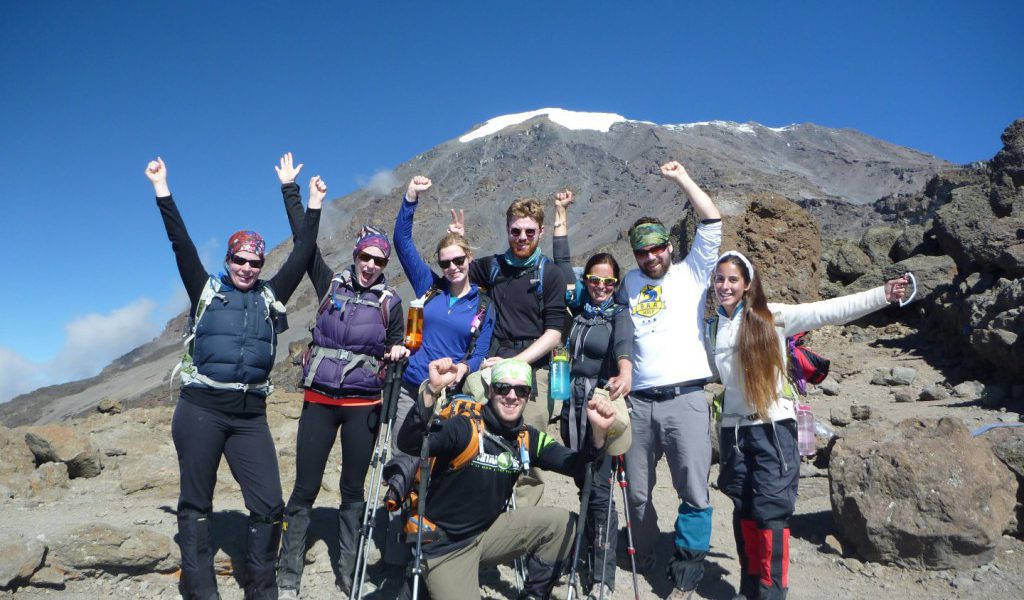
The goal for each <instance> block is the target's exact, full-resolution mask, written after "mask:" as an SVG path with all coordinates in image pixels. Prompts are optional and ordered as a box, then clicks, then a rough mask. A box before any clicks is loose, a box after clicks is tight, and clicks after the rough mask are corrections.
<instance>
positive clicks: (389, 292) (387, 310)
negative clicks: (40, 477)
mask: <svg viewBox="0 0 1024 600" xmlns="http://www.w3.org/2000/svg"><path fill="white" fill-rule="evenodd" d="M342 285H344V286H345V287H347V288H349V289H355V287H354V286H353V285H352V272H351V271H350V270H349V269H345V270H344V271H342V272H341V273H337V274H335V276H334V277H333V278H332V279H331V286H330V287H329V288H327V293H325V294H324V297H323V298H321V299H320V306H319V307H317V309H316V313H314V314H313V320H312V322H311V323H310V325H309V329H310V331H312V330H313V327H315V326H316V320H317V318H318V317H319V316H320V315H321V314H323V313H324V311H326V310H327V309H328V307H330V306H334V308H335V310H341V309H342V308H343V307H344V305H345V304H347V303H349V302H351V303H352V304H362V305H365V306H375V307H377V309H378V310H379V311H380V316H381V318H382V319H383V320H384V329H385V330H387V328H388V322H389V321H390V318H391V298H393V297H395V296H396V295H397V292H396V290H395V288H393V287H391V286H390V285H386V284H384V283H378V284H376V285H373V286H371V287H370V288H369V289H368V291H375V292H377V300H376V301H372V300H363V299H362V298H357V297H355V296H346V297H344V298H342V299H341V300H338V288H339V287H341V286H342Z"/></svg>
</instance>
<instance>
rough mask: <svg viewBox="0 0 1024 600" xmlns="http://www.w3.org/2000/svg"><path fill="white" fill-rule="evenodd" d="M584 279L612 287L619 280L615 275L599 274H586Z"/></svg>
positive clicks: (594, 283)
mask: <svg viewBox="0 0 1024 600" xmlns="http://www.w3.org/2000/svg"><path fill="white" fill-rule="evenodd" d="M584 281H586V282H587V283H589V284H591V285H603V286H611V287H614V286H615V284H617V283H618V282H619V280H618V279H616V278H615V277H601V276H600V275H587V277H586V278H585V279H584Z"/></svg>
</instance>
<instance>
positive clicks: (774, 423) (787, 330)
mask: <svg viewBox="0 0 1024 600" xmlns="http://www.w3.org/2000/svg"><path fill="white" fill-rule="evenodd" d="M907 283H908V281H907V279H905V278H899V279H892V280H890V281H887V282H886V283H885V285H883V286H880V287H877V288H874V289H871V290H868V291H866V292H860V293H858V294H851V295H849V296H843V297H841V298H833V299H831V300H823V301H821V302H811V303H806V304H796V305H790V304H775V303H768V301H767V299H766V298H765V294H764V289H763V287H762V286H761V277H760V273H759V272H758V271H757V270H755V267H754V265H753V264H752V263H751V262H750V260H749V259H748V258H747V257H746V256H744V255H743V254H741V253H739V252H736V251H730V252H726V253H725V254H723V255H722V256H721V258H720V259H719V261H718V264H717V266H716V268H715V274H714V288H715V297H716V298H717V300H718V303H719V307H718V309H717V312H716V315H715V317H713V318H712V319H711V320H710V322H709V324H708V328H707V331H706V333H705V343H706V344H708V346H709V349H710V350H711V351H712V352H713V355H714V360H713V364H712V368H713V369H714V370H716V371H717V373H718V374H719V376H720V377H721V380H722V384H723V385H724V386H725V398H724V401H723V406H722V421H721V435H720V438H719V440H720V447H721V471H720V472H719V476H718V487H719V489H720V490H722V492H724V493H725V494H726V495H727V496H729V498H730V499H731V500H732V501H733V507H734V508H733V533H734V536H735V538H736V550H737V555H738V557H739V560H740V569H741V571H740V572H741V578H740V587H739V596H737V598H748V599H751V598H758V599H769V598H770V599H776V598H785V596H786V592H787V590H788V588H789V573H788V571H789V565H788V560H789V524H788V520H789V518H790V517H791V516H792V515H793V511H794V509H795V508H796V493H797V484H798V482H799V479H800V452H799V448H798V446H797V424H796V406H795V398H793V397H791V396H792V394H791V393H786V391H785V390H786V388H787V385H788V384H787V382H786V338H787V337H788V336H792V335H794V334H797V333H801V332H805V331H808V330H811V329H814V328H817V327H821V326H823V325H840V324H843V323H846V322H849V321H852V320H854V319H858V318H860V317H863V316H864V315H867V314H869V313H871V312H874V311H876V310H879V309H882V308H884V307H886V306H887V305H888V304H889V303H891V302H894V301H896V300H899V299H900V298H902V297H903V295H904V294H905V292H906V287H907Z"/></svg>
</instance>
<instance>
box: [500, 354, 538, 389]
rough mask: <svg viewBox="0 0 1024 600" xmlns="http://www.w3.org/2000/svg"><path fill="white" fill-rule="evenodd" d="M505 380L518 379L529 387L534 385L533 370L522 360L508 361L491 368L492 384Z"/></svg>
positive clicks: (511, 359) (512, 359)
mask: <svg viewBox="0 0 1024 600" xmlns="http://www.w3.org/2000/svg"><path fill="white" fill-rule="evenodd" d="M503 379H518V380H520V381H524V382H526V384H527V385H533V369H531V368H530V365H529V364H528V363H526V362H523V361H521V360H516V359H514V358H510V359H506V360H503V361H501V362H500V363H498V364H496V365H494V366H493V367H491V383H498V382H500V381H501V380H503Z"/></svg>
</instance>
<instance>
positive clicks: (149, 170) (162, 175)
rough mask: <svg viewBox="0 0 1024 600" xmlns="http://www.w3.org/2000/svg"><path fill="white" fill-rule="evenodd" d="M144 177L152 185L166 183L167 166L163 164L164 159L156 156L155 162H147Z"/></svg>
mask: <svg viewBox="0 0 1024 600" xmlns="http://www.w3.org/2000/svg"><path fill="white" fill-rule="evenodd" d="M146 177H147V178H149V180H150V181H152V182H153V183H154V184H156V183H160V182H162V181H167V165H165V164H164V159H162V158H160V157H159V156H158V157H156V160H151V161H149V164H148V165H146Z"/></svg>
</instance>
